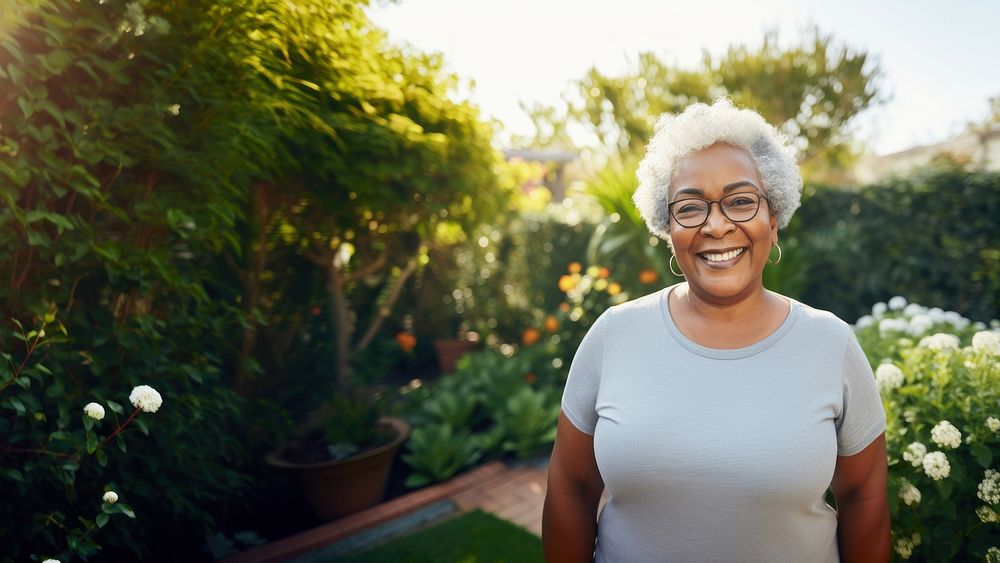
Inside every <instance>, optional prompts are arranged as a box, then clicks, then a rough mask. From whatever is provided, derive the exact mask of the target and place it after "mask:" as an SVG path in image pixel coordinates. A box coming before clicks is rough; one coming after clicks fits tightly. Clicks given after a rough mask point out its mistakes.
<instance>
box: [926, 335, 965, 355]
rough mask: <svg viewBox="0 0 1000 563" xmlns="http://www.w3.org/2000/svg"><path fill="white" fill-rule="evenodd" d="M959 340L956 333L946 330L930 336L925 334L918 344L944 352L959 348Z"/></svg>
mask: <svg viewBox="0 0 1000 563" xmlns="http://www.w3.org/2000/svg"><path fill="white" fill-rule="evenodd" d="M958 345H959V340H958V337H957V336H955V335H954V334H948V333H946V332H939V333H937V334H932V335H930V336H925V337H923V338H921V339H920V343H919V344H918V346H920V347H922V348H930V349H931V350H937V351H939V352H943V351H946V350H958Z"/></svg>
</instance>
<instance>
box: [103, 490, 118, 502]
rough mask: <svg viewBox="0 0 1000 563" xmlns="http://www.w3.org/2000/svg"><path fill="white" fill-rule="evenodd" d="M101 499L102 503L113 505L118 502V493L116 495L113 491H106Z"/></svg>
mask: <svg viewBox="0 0 1000 563" xmlns="http://www.w3.org/2000/svg"><path fill="white" fill-rule="evenodd" d="M101 498H102V500H104V502H106V503H108V504H114V503H116V502H118V493H116V492H114V491H108V492H106V493H104V496H103V497H101Z"/></svg>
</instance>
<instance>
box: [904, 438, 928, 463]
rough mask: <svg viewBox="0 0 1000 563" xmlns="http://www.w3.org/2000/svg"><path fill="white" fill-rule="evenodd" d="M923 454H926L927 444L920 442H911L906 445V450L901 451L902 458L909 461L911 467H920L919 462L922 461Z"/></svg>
mask: <svg viewBox="0 0 1000 563" xmlns="http://www.w3.org/2000/svg"><path fill="white" fill-rule="evenodd" d="M925 455H927V446H925V445H923V444H921V443H920V442H913V443H912V444H910V445H909V446H906V451H905V452H903V459H905V460H906V461H908V462H910V464H911V465H913V467H920V464H921V463H923V462H924V456H925Z"/></svg>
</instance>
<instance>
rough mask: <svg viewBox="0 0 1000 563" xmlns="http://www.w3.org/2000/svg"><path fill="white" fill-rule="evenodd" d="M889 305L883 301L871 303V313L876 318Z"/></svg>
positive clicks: (882, 313)
mask: <svg viewBox="0 0 1000 563" xmlns="http://www.w3.org/2000/svg"><path fill="white" fill-rule="evenodd" d="M888 308H889V307H888V306H886V304H885V303H883V302H881V301H879V302H878V303H876V304H874V305H872V315H874V317H875V318H876V319H877V318H879V317H881V316H882V315H884V314H885V312H886V310H887V309H888Z"/></svg>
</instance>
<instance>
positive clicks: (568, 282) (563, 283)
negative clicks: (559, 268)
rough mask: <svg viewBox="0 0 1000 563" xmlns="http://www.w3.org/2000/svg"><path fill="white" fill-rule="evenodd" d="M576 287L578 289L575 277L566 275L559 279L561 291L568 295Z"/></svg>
mask: <svg viewBox="0 0 1000 563" xmlns="http://www.w3.org/2000/svg"><path fill="white" fill-rule="evenodd" d="M574 287H576V281H575V280H574V279H573V276H570V275H564V276H562V277H560V278H559V291H561V292H563V293H566V292H567V291H569V290H571V289H573V288H574Z"/></svg>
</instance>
